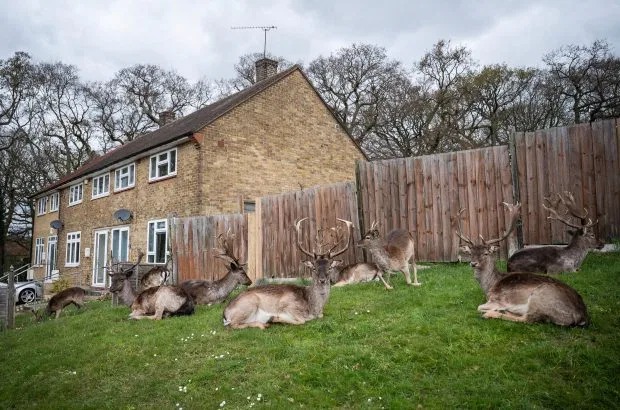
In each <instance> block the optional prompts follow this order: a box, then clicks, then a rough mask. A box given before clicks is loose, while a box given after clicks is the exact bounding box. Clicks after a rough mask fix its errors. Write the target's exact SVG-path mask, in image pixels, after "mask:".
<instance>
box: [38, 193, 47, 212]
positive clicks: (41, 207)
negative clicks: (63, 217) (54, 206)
mask: <svg viewBox="0 0 620 410" xmlns="http://www.w3.org/2000/svg"><path fill="white" fill-rule="evenodd" d="M46 212H47V197H46V196H44V197H43V198H39V201H38V202H37V215H43V214H44V213H46Z"/></svg>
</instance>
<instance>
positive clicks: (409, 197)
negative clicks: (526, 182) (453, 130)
mask: <svg viewBox="0 0 620 410" xmlns="http://www.w3.org/2000/svg"><path fill="white" fill-rule="evenodd" d="M357 182H358V190H359V196H360V202H361V207H362V209H363V212H362V225H363V228H365V227H367V226H369V225H370V224H371V223H372V222H373V221H376V222H377V223H378V225H379V228H380V231H381V232H382V234H383V235H385V234H386V233H387V232H389V231H390V230H391V229H393V228H399V227H400V228H406V229H408V230H409V231H410V232H411V233H412V234H413V236H414V241H415V244H416V259H417V260H421V261H454V260H456V259H457V257H458V246H459V238H458V237H457V236H456V235H455V230H456V227H457V223H458V219H457V215H458V212H459V210H460V209H461V208H465V212H464V213H463V215H462V227H463V233H464V234H465V235H467V236H469V237H471V238H477V237H478V235H483V236H484V237H485V238H487V239H488V238H496V237H499V236H500V235H501V233H502V232H503V231H504V229H505V227H506V224H507V222H508V221H507V220H506V215H505V213H504V208H503V207H501V206H499V205H498V204H499V203H501V202H503V201H507V202H512V201H513V188H512V187H513V185H512V177H511V168H510V160H509V155H508V147H507V146H498V147H490V148H483V149H476V150H468V151H459V152H451V153H447V154H437V155H429V156H422V157H416V158H402V159H393V160H386V161H374V162H359V163H358V169H357ZM506 252H507V251H506V246H504V247H503V249H502V255H506Z"/></svg>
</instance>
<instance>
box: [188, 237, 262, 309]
mask: <svg viewBox="0 0 620 410" xmlns="http://www.w3.org/2000/svg"><path fill="white" fill-rule="evenodd" d="M233 238H234V236H233V237H231V236H230V235H229V233H227V234H226V237H223V234H220V235H219V236H218V237H217V241H218V243H219V245H220V247H219V248H215V249H214V251H216V252H217V254H216V256H215V257H216V258H220V259H222V260H224V261H226V262H227V269H228V272H227V273H226V276H224V277H223V278H221V279H219V280H216V281H208V280H198V279H195V280H187V281H185V282H182V283H181V284H180V285H179V286H181V288H183V289H184V290H185V291H186V292H187V294H188V295H190V296H191V297H192V299H193V300H194V303H196V304H197V305H210V304H213V303H220V302H222V301H224V299H226V298H227V297H228V295H230V293H231V292H232V291H233V290H234V289H235V287H237V285H238V284H241V285H247V286H249V285H251V284H252V281H251V280H250V278H249V277H248V275H247V274H246V272H245V268H244V266H243V264H241V263H239V260H238V259H237V258H236V257H235V256H234V254H233V251H232V239H233Z"/></svg>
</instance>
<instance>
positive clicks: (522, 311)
mask: <svg viewBox="0 0 620 410" xmlns="http://www.w3.org/2000/svg"><path fill="white" fill-rule="evenodd" d="M503 205H504V206H505V207H506V209H507V211H508V214H509V217H510V226H509V228H508V229H507V230H506V232H505V233H504V235H502V236H501V237H500V238H497V239H490V240H485V239H484V238H483V237H482V235H481V236H480V241H479V242H478V243H476V242H474V241H472V240H471V239H470V238H468V237H467V236H465V235H464V234H463V233H462V230H461V221H460V217H461V214H462V212H463V211H464V210H463V209H462V210H461V211H459V215H458V218H459V223H458V229H457V231H456V234H457V235H458V237H459V238H461V240H462V241H463V242H465V243H467V244H468V245H465V246H462V247H461V251H462V252H463V253H465V254H467V255H469V256H470V258H471V266H472V268H473V269H474V276H475V277H476V279H477V281H478V283H479V284H480V286H481V288H482V290H483V291H484V294H485V296H486V299H487V302H486V303H484V304H482V305H480V306H478V311H479V312H481V313H482V314H483V317H484V318H486V319H489V318H497V319H504V320H511V321H514V322H528V323H534V322H551V323H555V324H556V325H560V326H586V325H587V324H588V313H587V309H586V305H585V303H584V302H583V299H582V298H581V296H580V295H579V293H577V292H576V291H575V290H574V289H573V288H571V287H570V286H568V285H567V284H565V283H563V282H561V281H559V280H557V279H555V278H552V277H549V276H546V275H536V274H534V273H530V272H513V273H504V272H500V271H498V270H497V268H496V267H495V263H496V261H497V256H496V252H497V247H496V246H495V244H497V243H499V242H501V241H503V240H504V239H506V238H507V237H508V235H509V234H510V233H511V232H512V230H513V229H514V227H515V225H516V221H517V219H518V217H519V211H520V209H521V205H520V204H519V203H517V204H516V205H512V204H508V203H505V202H504V203H503Z"/></svg>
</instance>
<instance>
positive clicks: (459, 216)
mask: <svg viewBox="0 0 620 410" xmlns="http://www.w3.org/2000/svg"><path fill="white" fill-rule="evenodd" d="M465 209H466V208H461V209H460V210H459V213H458V214H457V215H456V218H457V220H458V227H457V228H456V235H457V236H458V237H459V238H461V240H462V241H463V242H465V243H468V244H470V245H472V246H473V245H474V241H472V240H471V239H469V238H468V237H467V236H465V235H464V234H463V228H462V227H461V214H462V213H463V212H465Z"/></svg>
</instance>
